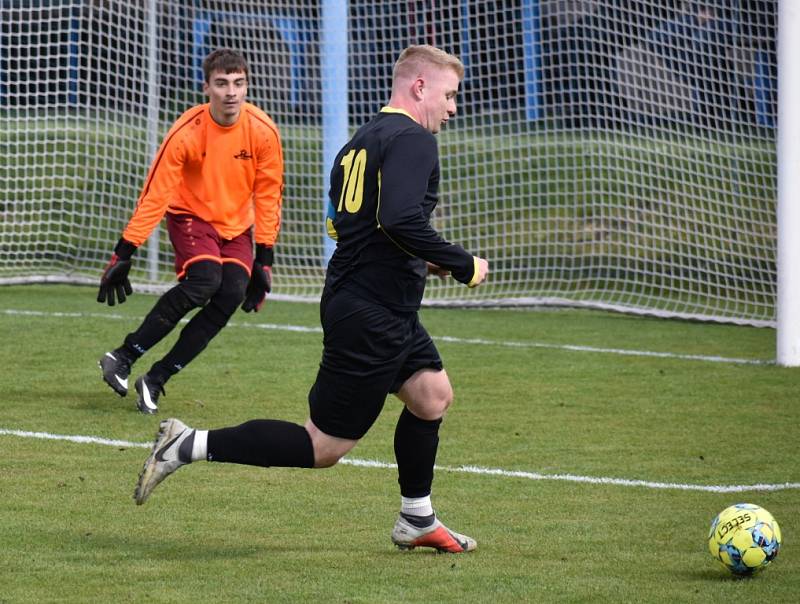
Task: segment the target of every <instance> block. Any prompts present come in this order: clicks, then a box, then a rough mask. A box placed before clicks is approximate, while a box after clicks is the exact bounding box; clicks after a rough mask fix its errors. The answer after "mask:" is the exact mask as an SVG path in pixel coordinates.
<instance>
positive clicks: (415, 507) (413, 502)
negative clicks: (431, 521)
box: [400, 495, 433, 516]
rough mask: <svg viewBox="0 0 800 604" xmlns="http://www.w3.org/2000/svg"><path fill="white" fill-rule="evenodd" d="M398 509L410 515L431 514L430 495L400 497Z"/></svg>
mask: <svg viewBox="0 0 800 604" xmlns="http://www.w3.org/2000/svg"><path fill="white" fill-rule="evenodd" d="M400 500H401V502H402V503H401V505H400V511H401V512H402V513H403V514H409V515H411V516H430V515H431V514H433V506H432V505H431V496H430V495H427V496H425V497H402V496H401V497H400Z"/></svg>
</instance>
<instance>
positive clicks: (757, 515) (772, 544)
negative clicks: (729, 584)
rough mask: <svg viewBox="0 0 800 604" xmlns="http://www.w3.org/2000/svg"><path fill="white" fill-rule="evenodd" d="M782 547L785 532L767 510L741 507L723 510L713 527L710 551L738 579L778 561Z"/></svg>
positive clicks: (758, 507) (746, 506)
mask: <svg viewBox="0 0 800 604" xmlns="http://www.w3.org/2000/svg"><path fill="white" fill-rule="evenodd" d="M780 547H781V528H780V527H779V526H778V523H777V522H776V521H775V519H774V518H773V517H772V514H770V513H769V512H768V511H767V510H765V509H764V508H762V507H760V506H757V505H754V504H752V503H737V504H736V505H732V506H730V507H729V508H725V509H724V510H722V511H721V512H720V513H719V515H718V516H717V517H716V518H714V521H713V522H712V523H711V530H710V531H709V532H708V551H710V552H711V555H712V556H713V557H714V558H715V559H716V560H719V561H720V563H722V565H723V566H725V568H727V569H728V570H730V571H731V572H732V573H734V574H736V575H752V574H753V573H755V572H757V571H759V570H761V569H762V568H764V567H765V566H766V565H767V564H769V563H770V562H772V561H773V560H774V559H775V556H777V555H778V550H779V549H780Z"/></svg>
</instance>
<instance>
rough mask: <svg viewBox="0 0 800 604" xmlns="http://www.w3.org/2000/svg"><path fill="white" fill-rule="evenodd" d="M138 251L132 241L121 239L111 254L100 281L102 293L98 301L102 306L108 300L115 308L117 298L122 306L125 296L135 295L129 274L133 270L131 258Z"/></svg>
mask: <svg viewBox="0 0 800 604" xmlns="http://www.w3.org/2000/svg"><path fill="white" fill-rule="evenodd" d="M135 251H136V246H135V245H133V244H132V243H131V242H130V241H125V240H124V239H120V240H119V241H118V242H117V246H116V247H115V248H114V253H113V254H111V260H109V261H108V264H107V265H106V268H105V270H104V271H103V276H102V277H101V279H100V291H99V292H97V301H98V302H100V303H101V304H102V303H103V302H105V301H106V298H108V305H109V306H114V304H115V303H116V302H115V297H116V299H118V300H119V303H120V304H122V303H123V302H125V300H126V298H125V296H126V295H128V296H130V295H131V294H132V293H133V288H132V287H131V282H130V280H129V279H128V272H129V271H130V270H131V256H132V255H133V252H135Z"/></svg>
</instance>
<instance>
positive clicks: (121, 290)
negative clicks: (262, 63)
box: [97, 49, 283, 413]
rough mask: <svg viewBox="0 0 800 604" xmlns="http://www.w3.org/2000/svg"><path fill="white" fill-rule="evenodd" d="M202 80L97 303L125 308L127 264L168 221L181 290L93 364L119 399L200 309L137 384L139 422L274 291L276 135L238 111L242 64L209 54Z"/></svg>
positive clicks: (251, 111) (260, 115) (268, 123)
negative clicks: (200, 98) (174, 381)
mask: <svg viewBox="0 0 800 604" xmlns="http://www.w3.org/2000/svg"><path fill="white" fill-rule="evenodd" d="M203 73H204V76H205V82H204V84H203V91H204V92H205V93H206V94H207V96H208V99H209V102H208V103H205V104H203V105H198V106H196V107H192V108H191V109H189V110H188V111H186V112H185V113H184V114H183V115H182V116H181V117H180V118H178V120H177V121H176V122H175V124H174V125H173V126H172V128H171V129H170V130H169V132H168V133H167V135H166V137H165V138H164V141H163V142H162V143H161V147H160V149H159V150H158V153H157V155H156V157H155V159H154V160H153V164H152V165H151V167H150V171H149V173H148V175H147V180H146V181H145V184H144V188H143V190H142V193H141V196H140V197H139V201H138V203H137V205H136V210H135V211H134V213H133V216H132V218H131V219H130V221H129V222H128V225H127V227H126V228H125V230H124V231H123V233H122V238H121V239H120V240H119V243H117V246H116V248H115V249H114V253H113V254H112V256H111V260H110V261H109V263H108V265H107V266H106V268H105V271H104V273H103V276H102V279H101V281H100V291H99V293H98V296H97V301H98V302H101V303H102V302H106V301H107V302H108V304H109V305H111V306H113V305H114V304H115V302H116V300H119V302H120V303H122V302H125V299H126V295H130V294H131V291H132V290H131V285H130V281H129V279H128V271H129V270H130V267H131V258H132V256H133V254H134V252H135V251H136V248H138V247H139V246H140V245H141V244H142V243H144V242H145V240H146V239H147V238H148V237H149V236H150V234H151V233H152V231H153V229H154V228H155V227H156V225H157V224H158V223H159V222H160V221H161V219H162V218H163V217H164V215H165V214H166V219H167V220H166V221H167V229H168V231H169V238H170V241H171V243H172V246H173V248H174V251H175V271H176V273H177V276H178V284H177V285H176V286H175V287H173V288H172V289H170V290H169V291H168V292H167V293H165V294H164V295H163V296H161V298H159V300H158V301H157V302H156V304H155V306H154V307H153V309H152V310H151V311H150V313H149V314H148V315H147V316H146V317H145V319H144V321H143V322H142V324H141V325H140V326H139V328H138V329H136V331H134V332H132V333H129V334H128V335H127V336H126V337H125V339H124V341H123V342H122V344H121V345H120V346H119V348H116V349H114V350H112V351H110V352H106V353H105V354H104V355H103V356H102V357H101V358H100V361H99V364H100V368H101V369H102V373H103V379H104V380H105V381H106V383H107V384H108V385H109V386H111V388H112V389H113V390H114V392H116V393H117V394H119V395H120V396H125V395H126V394H127V393H128V376H129V375H130V373H131V366H132V365H133V364H134V363H135V362H136V361H137V360H138V359H139V357H141V356H142V355H143V354H145V353H146V352H147V351H148V350H150V349H151V348H152V347H153V346H155V345H156V344H157V343H158V342H160V341H161V340H162V339H163V338H164V337H165V336H166V335H167V334H168V333H170V332H171V331H172V329H173V328H174V327H175V326H176V325H177V324H178V322H179V321H180V320H181V319H182V318H183V317H184V316H186V315H187V314H188V313H189V312H190V311H192V310H194V309H196V308H200V310H199V311H198V312H197V313H196V314H195V315H194V316H193V317H192V319H191V320H190V321H189V323H188V324H187V325H186V326H185V327H184V328H183V329H182V330H181V333H180V336H179V338H178V340H177V342H176V343H175V345H174V346H173V347H172V348H171V349H170V350H169V352H167V354H166V355H165V356H164V357H163V358H161V359H159V360H158V361H156V362H155V363H154V364H153V365H152V366H151V367H150V369H149V370H148V371H147V373H145V374H144V375H142V376H141V377H139V378H138V379H137V380H136V383H135V387H136V392H137V394H138V399H137V407H138V408H139V411H141V412H142V413H156V412H157V411H158V399H159V396H160V395H161V394H163V392H164V384H165V383H166V382H167V380H169V379H170V378H171V377H172V376H173V375H175V374H176V373H177V372H178V371H180V370H181V369H183V368H184V367H186V365H188V364H189V362H191V361H192V359H194V358H195V357H196V356H197V355H198V354H200V352H201V351H202V350H203V349H205V347H206V346H207V345H208V343H209V342H210V341H211V339H212V338H213V337H214V336H216V335H217V333H219V331H220V330H221V329H222V328H223V327H224V326H225V325H226V324H227V322H228V319H230V317H231V315H233V313H234V312H235V311H236V309H237V308H238V307H239V305H241V306H242V308H243V309H244V310H245V311H248V312H249V311H252V310H255V311H258V309H259V308H260V306H261V305H262V304H263V302H264V299H265V297H266V294H267V292H269V291H270V289H271V287H272V262H273V246H274V244H275V240H276V239H277V236H278V230H279V228H280V216H281V196H282V193H283V153H282V149H281V141H280V136H279V133H278V129H277V128H276V126H275V124H274V123H273V122H272V120H271V119H270V118H269V116H268V115H267V114H266V113H264V112H263V111H261V110H260V109H258V108H257V107H255V106H254V105H251V104H250V103H246V102H245V95H246V94H247V83H248V82H247V77H248V69H247V63H246V61H245V59H244V57H243V56H242V55H241V54H239V53H238V52H235V51H232V50H227V49H222V50H217V51H214V52H212V53H211V54H210V55H208V57H206V59H205V61H204V63H203ZM254 240H255V241H254ZM254 243H255V253H254V251H253V246H254Z"/></svg>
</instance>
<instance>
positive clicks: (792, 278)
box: [776, 0, 800, 367]
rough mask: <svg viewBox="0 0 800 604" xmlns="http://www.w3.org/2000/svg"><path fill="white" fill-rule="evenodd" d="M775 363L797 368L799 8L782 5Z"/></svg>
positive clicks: (799, 292)
mask: <svg viewBox="0 0 800 604" xmlns="http://www.w3.org/2000/svg"><path fill="white" fill-rule="evenodd" d="M778 23H779V27H778V90H779V95H778V123H779V124H780V129H779V132H778V218H777V226H778V298H777V334H776V335H777V362H778V364H779V365H784V366H791V367H796V366H798V365H800V144H799V143H798V141H800V115H798V114H797V107H798V106H800V69H798V68H797V66H796V64H797V60H796V58H797V57H798V56H800V36H798V35H797V32H800V6H798V4H797V3H796V2H791V1H790V0H780V6H779V17H778Z"/></svg>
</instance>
